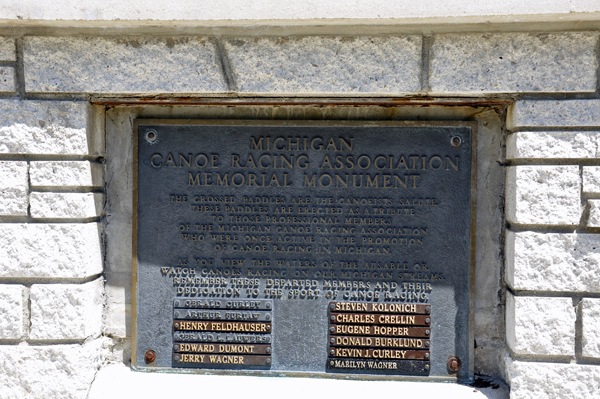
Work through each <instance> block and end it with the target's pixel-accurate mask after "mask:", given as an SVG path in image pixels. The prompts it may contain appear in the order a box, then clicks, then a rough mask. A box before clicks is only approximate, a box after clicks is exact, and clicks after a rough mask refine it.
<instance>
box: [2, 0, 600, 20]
mask: <svg viewBox="0 0 600 399" xmlns="http://www.w3.org/2000/svg"><path fill="white" fill-rule="evenodd" d="M0 4H1V6H0V15H2V18H6V19H11V20H18V21H19V22H27V21H28V20H34V21H35V20H69V19H70V20H83V21H97V20H123V21H127V20H129V21H131V20H134V21H135V20H140V21H144V20H153V24H158V23H159V22H160V21H168V22H172V21H173V20H200V21H210V22H213V21H214V20H225V21H226V20H248V19H251V20H257V22H256V23H261V22H262V23H267V22H268V20H271V19H274V20H281V19H290V20H298V19H317V20H319V22H320V23H321V24H326V23H332V24H333V23H336V22H338V21H337V20H338V19H339V18H344V19H345V18H349V19H366V18H368V19H375V22H377V21H381V20H385V19H387V18H394V19H396V18H400V19H408V20H409V21H411V20H413V19H420V18H427V17H429V18H433V17H437V18H448V19H450V20H451V21H455V22H456V19H457V18H458V21H463V20H462V19H460V18H464V17H471V16H482V17H485V19H484V21H490V19H491V17H493V16H498V17H503V18H501V19H499V20H500V21H511V22H512V21H515V20H516V21H519V20H521V19H523V16H524V15H532V14H533V15H548V17H547V18H549V19H546V20H549V21H558V20H560V19H561V18H568V16H569V14H575V13H593V12H598V11H600V6H598V4H597V2H595V1H594V0H570V1H568V2H563V1H544V0H529V1H527V2H523V1H518V0H504V1H499V2H490V1H484V0H438V1H434V0H424V1H421V2H413V1H410V0H398V1H397V2H394V3H393V4H390V3H389V2H386V1H385V0H353V1H336V0H318V1H316V0H301V1H295V2H281V1H277V0H261V1H260V2H250V3H249V2H248V1H245V0H222V1H217V2H215V1H212V2H206V1H202V2H189V1H186V0H172V1H170V2H169V3H168V4H165V3H164V2H162V1H160V0H146V1H142V0H130V1H126V2H123V1H117V0H107V1H106V2H105V3H102V4H100V3H97V2H93V1H91V0H80V1H78V2H77V3H75V2H73V1H72V0H71V1H70V0H59V1H57V2H56V3H52V4H46V3H45V2H42V3H39V4H38V6H37V7H32V6H31V4H32V1H31V0H29V1H23V0H4V1H3V2H2V3H0ZM36 4H37V3H36ZM74 4H77V6H74ZM553 14H561V15H553ZM123 21H121V22H123ZM492 21H495V20H494V19H492ZM144 22H146V21H144ZM276 22H277V23H279V24H281V22H280V21H276ZM438 22H439V21H438ZM443 22H448V21H447V20H443ZM146 23H147V22H146ZM488 23H489V22H488Z"/></svg>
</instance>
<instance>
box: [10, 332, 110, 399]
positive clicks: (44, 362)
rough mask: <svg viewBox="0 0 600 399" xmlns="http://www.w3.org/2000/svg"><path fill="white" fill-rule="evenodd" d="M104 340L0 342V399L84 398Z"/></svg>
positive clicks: (98, 364) (96, 366)
mask: <svg viewBox="0 0 600 399" xmlns="http://www.w3.org/2000/svg"><path fill="white" fill-rule="evenodd" d="M105 345H106V341H105V340H103V339H98V340H94V341H91V342H89V343H86V344H84V345H48V346H14V345H10V346H7V345H2V346H0V387H2V391H1V392H0V397H2V399H5V398H6V399H13V398H18V399H21V398H23V399H25V398H26V399H49V398H57V399H58V398H60V399H84V398H87V394H88V391H89V388H90V385H91V384H92V381H93V380H94V377H95V375H96V372H97V370H98V369H99V368H100V365H101V364H102V359H103V357H104V354H105V349H104V346H105Z"/></svg>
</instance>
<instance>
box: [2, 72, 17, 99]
mask: <svg viewBox="0 0 600 399" xmlns="http://www.w3.org/2000/svg"><path fill="white" fill-rule="evenodd" d="M14 92H15V68H13V67H9V66H0V93H14Z"/></svg>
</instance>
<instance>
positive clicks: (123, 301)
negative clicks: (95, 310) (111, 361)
mask: <svg viewBox="0 0 600 399" xmlns="http://www.w3.org/2000/svg"><path fill="white" fill-rule="evenodd" d="M104 289H105V293H106V306H105V310H104V327H103V333H104V334H106V335H108V336H111V337H117V338H126V337H128V336H131V331H129V328H130V327H129V326H131V273H106V284H105V288H104Z"/></svg>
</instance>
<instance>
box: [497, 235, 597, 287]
mask: <svg viewBox="0 0 600 399" xmlns="http://www.w3.org/2000/svg"><path fill="white" fill-rule="evenodd" d="M506 281H507V283H508V284H509V285H510V286H511V287H512V288H513V289H515V290H540V291H555V292H560V291H563V292H564V291H575V292H592V293H598V292H600V235H598V234H562V233H534V232H519V233H514V232H511V231H508V232H507V234H506Z"/></svg>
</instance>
